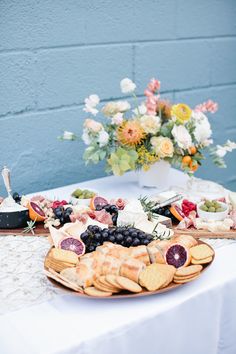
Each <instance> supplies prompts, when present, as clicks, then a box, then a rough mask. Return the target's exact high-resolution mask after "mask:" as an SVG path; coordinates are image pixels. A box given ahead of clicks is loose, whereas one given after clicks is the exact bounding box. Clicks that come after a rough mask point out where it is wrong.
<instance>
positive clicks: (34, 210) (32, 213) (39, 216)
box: [28, 202, 46, 222]
mask: <svg viewBox="0 0 236 354" xmlns="http://www.w3.org/2000/svg"><path fill="white" fill-rule="evenodd" d="M28 208H29V217H30V219H31V220H33V221H37V222H40V221H44V220H45V219H46V215H45V213H44V211H43V210H42V209H41V208H40V206H38V204H36V203H34V202H29V204H28Z"/></svg>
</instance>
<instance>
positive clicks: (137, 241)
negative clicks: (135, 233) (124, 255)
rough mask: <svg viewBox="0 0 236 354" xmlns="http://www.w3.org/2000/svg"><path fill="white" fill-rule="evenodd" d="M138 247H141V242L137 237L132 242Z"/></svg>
mask: <svg viewBox="0 0 236 354" xmlns="http://www.w3.org/2000/svg"><path fill="white" fill-rule="evenodd" d="M138 245H140V240H139V239H138V238H137V237H136V238H135V239H134V240H133V242H132V246H138Z"/></svg>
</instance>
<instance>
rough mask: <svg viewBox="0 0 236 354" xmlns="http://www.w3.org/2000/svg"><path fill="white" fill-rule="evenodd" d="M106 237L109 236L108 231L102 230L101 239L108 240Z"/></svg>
mask: <svg viewBox="0 0 236 354" xmlns="http://www.w3.org/2000/svg"><path fill="white" fill-rule="evenodd" d="M108 237H109V234H108V232H106V231H103V232H102V238H103V240H104V241H106V240H108Z"/></svg>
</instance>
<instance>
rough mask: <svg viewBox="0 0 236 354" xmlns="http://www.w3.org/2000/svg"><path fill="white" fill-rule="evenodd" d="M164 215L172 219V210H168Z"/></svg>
mask: <svg viewBox="0 0 236 354" xmlns="http://www.w3.org/2000/svg"><path fill="white" fill-rule="evenodd" d="M164 215H165V216H167V217H168V218H170V217H171V216H172V214H171V212H170V209H166V210H165V213H164Z"/></svg>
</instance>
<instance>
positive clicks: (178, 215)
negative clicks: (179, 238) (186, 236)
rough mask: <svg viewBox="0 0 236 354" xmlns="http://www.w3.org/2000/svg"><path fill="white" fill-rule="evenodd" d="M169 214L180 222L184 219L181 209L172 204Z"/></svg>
mask: <svg viewBox="0 0 236 354" xmlns="http://www.w3.org/2000/svg"><path fill="white" fill-rule="evenodd" d="M170 212H171V214H172V215H174V217H176V219H177V220H179V221H182V220H183V218H184V216H185V215H184V213H183V212H182V210H181V208H180V207H178V205H174V204H172V205H171V207H170Z"/></svg>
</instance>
